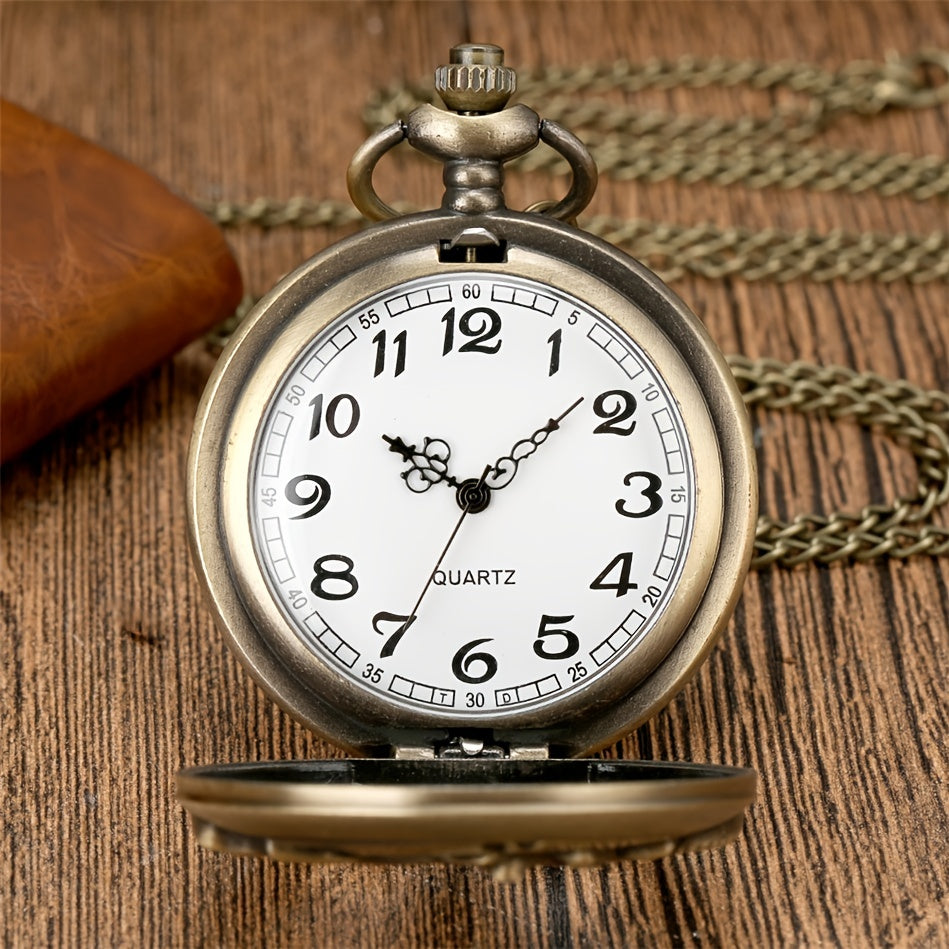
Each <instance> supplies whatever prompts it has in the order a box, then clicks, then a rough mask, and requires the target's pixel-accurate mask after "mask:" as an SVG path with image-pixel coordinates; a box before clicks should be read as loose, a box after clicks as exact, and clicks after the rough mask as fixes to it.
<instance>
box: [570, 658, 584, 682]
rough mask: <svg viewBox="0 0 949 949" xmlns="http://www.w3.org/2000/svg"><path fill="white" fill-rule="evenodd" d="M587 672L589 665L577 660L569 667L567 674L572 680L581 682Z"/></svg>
mask: <svg viewBox="0 0 949 949" xmlns="http://www.w3.org/2000/svg"><path fill="white" fill-rule="evenodd" d="M586 674H587V667H586V666H585V665H584V664H583V663H582V662H575V663H574V664H573V665H572V666H568V667H567V675H568V676H569V677H570V681H571V682H579V681H580V680H581V679H582V678H583V677H584V676H585V675H586Z"/></svg>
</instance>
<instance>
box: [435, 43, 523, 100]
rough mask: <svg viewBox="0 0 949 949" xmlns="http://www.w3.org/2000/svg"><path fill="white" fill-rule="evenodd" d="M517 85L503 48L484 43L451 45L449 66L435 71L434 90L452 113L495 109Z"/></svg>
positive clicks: (512, 92)
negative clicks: (506, 64) (506, 62)
mask: <svg viewBox="0 0 949 949" xmlns="http://www.w3.org/2000/svg"><path fill="white" fill-rule="evenodd" d="M516 88H517V76H516V74H515V72H514V70H513V69H511V68H510V67H508V66H505V65H504V50H503V49H501V47H500V46H491V45H490V44H487V43H464V44H462V45H460V46H455V47H453V48H452V51H451V55H450V57H449V65H447V66H439V67H438V68H437V69H436V70H435V91H436V92H437V93H438V94H439V95H440V96H441V98H442V101H443V102H444V103H445V105H447V106H448V108H449V109H451V110H452V111H453V112H469V113H470V112H474V113H486V112H498V111H500V110H501V109H503V108H504V106H505V105H506V104H507V100H508V99H510V98H511V96H512V95H513V94H514V90H515V89H516Z"/></svg>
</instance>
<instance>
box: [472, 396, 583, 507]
mask: <svg viewBox="0 0 949 949" xmlns="http://www.w3.org/2000/svg"><path fill="white" fill-rule="evenodd" d="M582 401H583V396H580V398H579V399H577V401H576V402H574V403H573V405H571V406H570V408H568V409H567V410H566V412H562V413H561V414H560V415H558V416H557V418H552V419H548V421H547V424H546V425H544V426H542V427H541V428H539V429H537V431H536V432H534V434H533V435H531V436H530V437H529V438H522V439H521V440H520V441H518V442H515V443H514V447H513V448H512V449H511V451H510V454H507V455H502V456H501V457H500V458H498V460H497V461H496V462H495V463H494V464H493V465H492V466H491V469H490V471H489V473H488V477H487V478H485V481H484V483H485V484H486V485H487V486H488V487H489V488H491V490H493V491H497V490H499V489H501V488H506V487H507V486H508V485H509V484H510V483H511V482H512V481H513V480H514V475H515V474H517V466H518V465H519V464H520V463H521V462H522V461H524V459H525V458H529V457H530V456H531V455H533V454H534V452H535V451H537V449H538V448H540V446H541V445H543V443H544V442H545V441H547V436H548V435H550V433H551V432H555V431H557V429H558V428H560V423H561V422H562V421H563V420H564V419H565V418H566V417H567V416H568V415H569V414H570V413H571V412H572V411H573V410H574V409H575V408H576V407H577V406H578V405H579V404H580V403H581V402H582Z"/></svg>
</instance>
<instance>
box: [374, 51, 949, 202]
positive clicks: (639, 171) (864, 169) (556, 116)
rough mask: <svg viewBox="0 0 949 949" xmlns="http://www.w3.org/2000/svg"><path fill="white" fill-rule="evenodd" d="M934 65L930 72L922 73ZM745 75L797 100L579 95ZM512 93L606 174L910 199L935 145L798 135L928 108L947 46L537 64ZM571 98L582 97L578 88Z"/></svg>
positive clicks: (535, 160)
mask: <svg viewBox="0 0 949 949" xmlns="http://www.w3.org/2000/svg"><path fill="white" fill-rule="evenodd" d="M927 69H928V70H930V71H932V72H935V71H937V70H938V71H940V72H941V73H942V74H944V75H941V76H940V77H939V79H934V78H932V77H931V75H930V72H927V71H926V70H927ZM740 84H743V85H748V86H750V87H751V88H753V89H759V90H775V89H778V88H781V87H783V88H786V89H788V90H790V91H791V92H793V93H797V94H799V95H801V96H803V97H804V98H805V100H806V105H805V107H804V108H803V109H801V108H797V109H792V108H775V109H774V110H773V111H772V114H771V115H770V116H768V117H767V118H765V119H755V118H750V117H746V118H741V119H738V120H734V121H728V120H725V119H721V118H704V117H697V116H685V115H673V114H669V113H664V112H655V111H652V112H642V111H639V110H636V109H633V108H629V107H626V106H619V105H616V104H615V103H613V102H611V101H607V100H595V99H591V98H589V97H590V96H591V95H593V94H596V93H602V92H614V91H616V90H621V91H623V92H626V93H631V92H639V91H641V90H643V89H650V88H653V89H673V88H676V87H679V86H687V87H690V88H701V87H705V86H713V85H716V86H726V87H728V86H737V85H740ZM518 94H519V96H520V97H522V98H524V99H525V100H527V101H529V102H535V103H536V102H542V103H543V104H544V116H545V117H546V118H549V119H553V120H554V121H556V122H559V123H560V124H562V125H565V126H566V127H568V128H570V129H571V130H572V131H574V132H575V133H576V134H578V135H579V136H580V137H581V138H582V139H583V141H584V144H585V145H586V146H587V147H588V148H589V149H590V151H591V153H592V154H593V157H594V159H595V160H596V163H597V166H598V167H599V169H600V171H601V173H602V174H605V175H608V176H610V177H612V178H615V179H617V180H645V181H650V182H654V181H663V180H665V179H667V178H679V179H681V180H683V181H685V182H688V183H691V182H696V181H706V180H707V181H712V182H714V183H716V184H723V185H729V184H734V183H736V182H740V183H741V184H743V185H745V186H746V187H749V188H764V187H768V186H778V187H781V188H810V189H813V190H816V191H833V190H838V189H843V190H846V191H850V192H861V191H867V190H874V191H877V192H879V193H880V194H882V195H886V196H892V195H897V194H909V195H911V196H912V197H914V198H916V199H917V200H919V201H925V200H928V199H931V198H946V197H949V162H947V161H946V160H945V158H944V157H943V156H940V155H925V156H922V157H914V156H911V155H882V154H876V153H872V152H859V151H854V150H848V149H831V148H818V147H806V146H803V145H802V143H803V142H806V141H808V140H809V139H811V138H812V137H813V136H814V135H816V134H817V133H819V132H822V131H824V130H825V129H827V128H828V127H829V126H830V125H831V124H832V123H833V121H835V120H836V119H837V118H838V117H840V116H842V115H844V114H846V113H857V114H860V115H872V114H874V113H877V112H880V111H882V110H884V109H886V108H892V107H900V108H930V107H933V106H936V105H939V104H941V103H947V102H949V52H946V51H941V50H928V51H923V52H920V53H917V54H915V55H913V56H908V57H899V58H895V57H894V58H892V59H890V60H889V61H887V62H886V63H882V64H881V63H874V62H866V61H857V62H852V63H848V64H847V65H845V66H844V67H843V68H842V69H840V70H836V71H828V70H824V69H821V68H819V67H817V66H813V65H810V64H808V63H794V62H783V63H762V62H757V61H755V60H739V61H735V60H727V59H722V58H719V57H716V58H712V59H707V60H701V59H695V58H693V57H691V56H685V57H681V58H680V59H676V60H672V61H666V60H658V59H654V60H647V61H646V62H645V63H637V64H634V63H629V62H626V61H625V60H621V61H619V62H616V63H612V64H609V65H605V66H588V67H581V68H579V69H576V70H572V71H567V70H563V69H557V68H548V69H544V70H539V71H535V72H523V73H519V74H518ZM433 96H434V94H433V92H432V90H431V89H430V88H423V87H420V86H414V85H400V86H395V87H392V88H389V89H387V90H384V91H382V92H380V93H378V94H377V95H375V96H374V97H373V98H372V99H371V100H370V102H369V104H368V105H367V107H366V109H365V111H364V113H363V118H364V119H365V121H366V123H367V125H368V126H369V127H370V128H372V129H375V128H382V127H384V126H386V125H389V124H390V123H391V122H393V121H395V120H396V119H397V118H400V117H402V116H404V115H406V114H407V113H408V112H409V111H411V109H412V108H414V107H415V106H416V105H417V104H419V103H420V102H430V101H432V100H433ZM579 96H583V97H584V98H578V97H579ZM515 164H516V165H517V166H518V167H521V168H522V169H524V170H554V169H559V168H562V164H563V163H562V161H561V159H560V158H559V157H558V156H557V155H556V154H555V153H554V152H552V151H550V150H547V149H537V150H535V151H533V152H530V153H529V154H528V155H526V156H524V157H523V158H522V159H520V160H519V162H517V163H515Z"/></svg>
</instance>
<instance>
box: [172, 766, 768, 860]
mask: <svg viewBox="0 0 949 949" xmlns="http://www.w3.org/2000/svg"><path fill="white" fill-rule="evenodd" d="M176 791H177V796H178V800H179V801H180V802H181V803H182V804H183V805H184V806H186V807H187V808H188V810H189V811H190V812H191V815H192V819H193V822H194V826H195V829H196V831H197V833H198V838H199V840H200V841H201V843H202V844H203V845H204V846H206V847H209V848H210V849H213V850H225V851H228V852H231V853H236V854H250V855H254V856H265V857H270V858H271V859H275V860H292V861H301V862H310V863H329V862H333V863H335V862H340V861H352V860H360V861H364V860H368V861H374V862H386V863H421V862H443V863H468V864H475V865H478V866H481V867H485V868H487V869H490V870H491V871H492V872H493V873H494V874H495V876H497V877H500V878H502V879H512V878H516V877H517V876H519V875H520V874H521V873H522V872H523V870H524V869H525V868H526V867H528V866H530V865H532V864H537V863H554V864H561V865H565V866H572V867H577V866H595V865H597V864H602V863H605V862H607V861H610V860H618V859H626V860H637V859H639V860H652V859H656V858H657V857H664V856H668V855H670V854H673V853H684V852H689V851H695V850H705V849H708V848H710V847H718V846H720V845H722V844H724V843H726V842H728V841H729V840H732V839H733V838H734V837H736V836H737V835H738V833H739V832H740V831H741V827H742V822H743V813H744V809H745V807H746V806H747V805H748V804H749V803H750V802H751V801H752V799H753V798H754V792H755V775H754V772H752V771H747V770H744V769H741V768H724V767H709V766H706V765H684V764H663V763H658V762H645V761H531V762H518V761H502V762H498V761H478V760H473V761H472V760H469V761H398V762H388V761H387V762H380V761H323V762H288V763H280V762H274V763H270V764H261V765H224V766H218V767H211V768H190V769H188V770H187V771H183V772H181V773H180V774H179V775H178V776H177V778H176Z"/></svg>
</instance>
